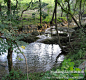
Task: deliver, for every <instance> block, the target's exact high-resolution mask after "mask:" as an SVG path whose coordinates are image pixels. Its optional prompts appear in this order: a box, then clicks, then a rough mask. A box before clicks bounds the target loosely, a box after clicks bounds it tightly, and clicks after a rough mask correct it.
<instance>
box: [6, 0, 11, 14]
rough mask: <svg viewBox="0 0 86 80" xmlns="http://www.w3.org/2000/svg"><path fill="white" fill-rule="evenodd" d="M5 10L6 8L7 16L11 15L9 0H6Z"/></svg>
mask: <svg viewBox="0 0 86 80" xmlns="http://www.w3.org/2000/svg"><path fill="white" fill-rule="evenodd" d="M7 8H8V11H7V15H9V14H11V0H7Z"/></svg>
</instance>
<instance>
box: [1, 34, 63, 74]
mask: <svg viewBox="0 0 86 80" xmlns="http://www.w3.org/2000/svg"><path fill="white" fill-rule="evenodd" d="M60 33H61V32H60ZM38 37H39V38H40V39H38V40H37V41H35V42H33V43H30V44H27V45H24V46H25V49H22V48H21V47H20V49H21V51H22V52H24V54H25V56H26V58H27V63H28V72H45V71H48V70H50V69H52V68H53V67H54V66H55V65H59V64H60V63H61V61H63V60H64V55H60V57H59V58H58V59H56V57H57V56H58V55H59V54H60V53H61V48H60V47H59V45H58V44H44V43H41V42H40V41H41V40H44V39H46V38H51V37H50V36H46V35H38ZM15 50H16V51H17V49H16V48H15V49H14V51H13V54H12V60H13V67H14V69H15V70H18V69H21V71H23V72H24V73H26V64H25V59H24V57H23V55H22V54H21V53H19V54H17V53H16V52H15ZM18 58H21V59H22V61H20V60H18ZM56 60H57V63H56V62H55V61H56ZM7 61H8V60H7V52H6V53H4V54H2V55H0V75H4V74H7V73H8V62H7Z"/></svg>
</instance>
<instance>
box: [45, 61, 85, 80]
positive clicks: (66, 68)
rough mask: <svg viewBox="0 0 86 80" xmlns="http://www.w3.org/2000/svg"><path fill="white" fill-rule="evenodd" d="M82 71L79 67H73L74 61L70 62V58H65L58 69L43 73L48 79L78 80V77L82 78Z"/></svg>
mask: <svg viewBox="0 0 86 80" xmlns="http://www.w3.org/2000/svg"><path fill="white" fill-rule="evenodd" d="M82 73H83V72H82V71H81V69H79V68H76V67H74V62H71V59H68V60H66V59H65V60H64V61H63V63H62V67H61V68H60V69H57V70H56V71H51V72H50V73H46V74H45V75H46V76H45V80H47V79H46V78H49V79H50V80H53V79H54V80H55V79H59V80H78V79H79V78H84V75H83V74H82ZM83 80H84V79H83Z"/></svg>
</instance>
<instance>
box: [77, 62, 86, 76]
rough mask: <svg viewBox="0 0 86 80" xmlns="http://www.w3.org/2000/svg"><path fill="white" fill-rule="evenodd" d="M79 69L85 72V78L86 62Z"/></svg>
mask: <svg viewBox="0 0 86 80" xmlns="http://www.w3.org/2000/svg"><path fill="white" fill-rule="evenodd" d="M78 68H80V69H81V71H82V72H83V75H84V76H85V72H84V71H85V70H86V69H85V68H86V61H84V62H83V63H81V64H80V65H79V67H78Z"/></svg>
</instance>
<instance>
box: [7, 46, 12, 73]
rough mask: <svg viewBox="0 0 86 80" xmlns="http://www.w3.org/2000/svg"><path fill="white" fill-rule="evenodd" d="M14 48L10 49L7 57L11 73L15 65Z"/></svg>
mask: <svg viewBox="0 0 86 80" xmlns="http://www.w3.org/2000/svg"><path fill="white" fill-rule="evenodd" d="M12 52H13V50H12V47H10V48H9V49H8V56H7V59H8V68H9V72H10V71H12V69H13V64H12Z"/></svg>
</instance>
